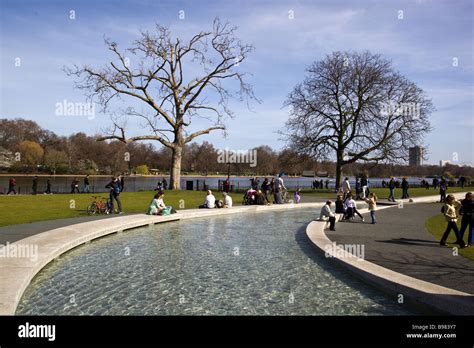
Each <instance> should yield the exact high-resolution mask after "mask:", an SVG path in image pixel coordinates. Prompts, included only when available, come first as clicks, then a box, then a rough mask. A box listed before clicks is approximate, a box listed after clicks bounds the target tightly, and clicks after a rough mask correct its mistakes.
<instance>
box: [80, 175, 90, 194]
mask: <svg viewBox="0 0 474 348" xmlns="http://www.w3.org/2000/svg"><path fill="white" fill-rule="evenodd" d="M90 192H91V183H90V181H89V174H87V175H86V176H85V177H84V188H83V189H82V193H90Z"/></svg>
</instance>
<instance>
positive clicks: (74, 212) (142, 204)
mask: <svg viewBox="0 0 474 348" xmlns="http://www.w3.org/2000/svg"><path fill="white" fill-rule="evenodd" d="M468 190H469V189H467V188H465V191H468ZM372 191H373V192H375V193H376V194H377V196H378V197H379V198H381V199H386V198H387V197H388V189H378V188H375V189H372ZM459 191H461V190H460V189H458V188H450V190H449V192H459ZM155 193H156V192H155V191H141V192H126V191H125V192H122V194H121V198H122V205H123V210H124V212H125V213H144V212H146V210H147V207H148V204H149V203H150V201H151V199H152V198H153V195H154V194H155ZM409 193H410V196H411V197H417V196H428V195H435V194H438V191H437V190H425V189H422V188H414V189H410V191H409ZM93 195H94V194H56V195H42V194H38V195H36V196H33V195H18V196H5V195H1V196H0V211H1V215H0V226H8V225H15V224H22V223H30V222H34V221H42V220H55V219H62V218H72V217H79V216H87V212H86V209H87V206H88V205H89V204H90V202H91V201H92V196H93ZM96 195H99V196H101V197H107V196H108V194H106V193H102V194H96ZM204 196H205V192H203V191H186V190H180V191H166V193H165V203H166V204H167V205H171V206H173V207H174V208H175V209H176V210H182V209H190V208H197V207H198V206H199V205H200V204H202V203H203V201H204ZM231 196H232V197H233V200H234V204H235V205H239V204H241V202H242V193H241V192H238V193H237V192H236V193H232V194H231ZM301 196H302V200H301V201H302V202H314V201H317V200H321V199H325V198H330V199H334V198H335V194H334V192H332V190H315V191H313V190H305V191H302V195H301ZM395 196H396V198H400V197H401V190H400V189H397V190H396V192H395ZM292 197H293V192H290V193H289V195H288V198H290V199H291V198H292ZM216 198H217V199H221V196H220V194H219V193H217V194H216Z"/></svg>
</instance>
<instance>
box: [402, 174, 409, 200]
mask: <svg viewBox="0 0 474 348" xmlns="http://www.w3.org/2000/svg"><path fill="white" fill-rule="evenodd" d="M401 186H402V199H408V198H410V195H409V194H408V187H409V185H408V180H407V178H403V179H402V185H401Z"/></svg>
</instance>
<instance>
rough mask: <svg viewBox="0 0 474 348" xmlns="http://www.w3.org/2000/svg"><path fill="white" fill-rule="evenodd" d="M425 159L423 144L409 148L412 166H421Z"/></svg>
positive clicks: (409, 162) (409, 158) (409, 161)
mask: <svg viewBox="0 0 474 348" xmlns="http://www.w3.org/2000/svg"><path fill="white" fill-rule="evenodd" d="M422 160H423V148H422V147H421V146H414V147H410V148H409V149H408V164H409V165H410V166H416V167H418V166H421V162H422Z"/></svg>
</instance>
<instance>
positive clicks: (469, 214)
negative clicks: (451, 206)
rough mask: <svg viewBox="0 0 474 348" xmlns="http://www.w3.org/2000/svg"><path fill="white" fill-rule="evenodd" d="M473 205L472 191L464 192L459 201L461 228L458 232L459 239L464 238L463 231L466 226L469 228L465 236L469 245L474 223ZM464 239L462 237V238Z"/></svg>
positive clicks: (471, 241)
mask: <svg viewBox="0 0 474 348" xmlns="http://www.w3.org/2000/svg"><path fill="white" fill-rule="evenodd" d="M473 207H474V201H473V200H472V192H468V193H466V196H465V198H464V199H463V200H462V201H461V209H460V213H461V216H462V218H461V229H460V231H459V234H460V235H461V239H463V238H464V232H465V231H466V228H469V233H468V236H467V245H468V246H469V245H471V244H472V243H473V240H472V234H473V227H474V226H473V225H474V216H473ZM463 240H464V239H463Z"/></svg>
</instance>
